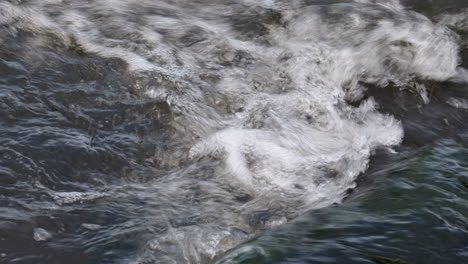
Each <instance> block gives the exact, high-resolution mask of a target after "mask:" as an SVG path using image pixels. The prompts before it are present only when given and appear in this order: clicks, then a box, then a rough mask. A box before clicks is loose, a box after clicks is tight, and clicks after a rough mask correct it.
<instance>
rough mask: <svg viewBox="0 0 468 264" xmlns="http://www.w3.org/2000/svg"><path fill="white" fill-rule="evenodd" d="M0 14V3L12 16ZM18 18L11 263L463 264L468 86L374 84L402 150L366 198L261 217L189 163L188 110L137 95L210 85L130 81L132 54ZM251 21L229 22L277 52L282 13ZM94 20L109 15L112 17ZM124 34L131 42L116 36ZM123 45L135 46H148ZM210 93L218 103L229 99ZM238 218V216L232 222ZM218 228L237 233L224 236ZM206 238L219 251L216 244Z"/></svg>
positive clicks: (382, 156)
mask: <svg viewBox="0 0 468 264" xmlns="http://www.w3.org/2000/svg"><path fill="white" fill-rule="evenodd" d="M7 2H8V3H12V4H13V5H23V4H24V5H28V4H30V3H29V1H7ZM50 2H51V5H52V2H53V1H50ZM64 2H66V3H68V2H67V1H64ZM169 2H170V1H169ZM201 2H203V1H201ZM234 2H235V1H234ZM332 2H333V3H335V2H336V3H339V2H343V1H305V2H304V3H302V6H316V5H319V6H323V8H324V12H328V11H326V10H327V9H326V8H327V6H328V5H330V4H331V3H332ZM377 2H378V1H377ZM31 3H34V1H31ZM197 4H200V3H198V2H197ZM201 4H202V5H204V4H206V5H208V4H210V2H209V1H208V2H207V3H201ZM402 4H403V5H404V6H405V8H406V9H408V10H414V11H417V12H419V13H421V14H424V15H425V16H427V17H428V18H429V19H431V20H432V21H440V20H442V18H441V16H442V15H445V16H446V17H445V18H447V14H453V15H454V16H455V15H456V14H460V12H462V11H463V10H465V11H464V13H463V12H462V13H461V14H462V15H461V16H463V14H464V15H466V14H468V13H467V11H466V8H468V3H466V1H462V0H458V1H456V0H453V1H432V0H427V1H424V0H419V1H417V0H414V1H413V0H408V1H402ZM183 5H184V4H181V6H183ZM230 5H234V4H233V3H231V2H229V3H226V6H230ZM0 7H1V8H6V5H2V6H0ZM42 7H44V6H42ZM46 7H47V6H46ZM30 8H31V10H34V8H35V6H34V5H33V4H31V7H30ZM60 8H61V7H60ZM60 8H57V9H50V10H49V11H50V13H49V15H50V17H55V16H59V15H58V13H60V11H61V9H60ZM80 8H82V9H83V10H86V8H89V7H88V6H83V7H80ZM184 8H187V9H190V6H188V7H187V6H184ZM236 8H238V7H236ZM5 10H6V9H5ZM5 10H1V9H0V15H1V17H0V18H2V19H3V18H4V17H6V16H5V15H4V14H2V12H6V11H5ZM158 10H159V9H157V8H154V9H151V8H150V7H148V8H147V9H144V10H139V9H135V10H134V11H133V12H134V13H133V15H134V17H133V18H132V21H133V20H138V14H140V13H141V14H143V13H145V14H146V13H158V12H159V13H164V12H168V11H164V12H163V11H161V10H159V11H158ZM241 10H242V9H241ZM340 10H341V9H340ZM22 11H24V12H25V13H24V14H25V15H23V17H22V16H18V17H19V18H16V20H14V19H13V20H11V21H10V20H7V19H5V20H1V19H0V22H1V23H0V26H1V29H0V36H1V41H0V263H35V264H36V263H37V264H40V263H47V264H49V263H51V264H53V263H70V264H71V263H80V264H85V263H184V262H192V263H212V262H215V261H219V262H220V263H378V264H381V263H392V264H394V263H468V162H467V161H468V122H467V121H468V103H467V105H466V106H465V105H464V103H466V102H467V101H464V100H468V92H467V88H468V86H467V84H466V83H464V82H463V81H457V80H455V81H454V80H443V81H441V80H418V82H421V83H423V84H424V85H425V87H426V88H427V94H428V98H429V99H430V100H429V102H428V103H424V102H423V99H422V96H420V95H419V94H418V93H417V92H415V90H411V89H402V88H401V86H398V85H395V84H392V83H390V84H389V85H387V86H386V87H385V88H384V89H382V88H381V87H377V86H378V85H375V84H372V83H368V84H365V85H367V86H368V87H367V88H368V90H367V91H366V92H365V95H364V97H363V98H360V99H359V100H365V99H366V98H369V97H374V98H375V100H376V102H377V103H378V104H379V106H380V107H379V111H380V112H382V113H388V114H391V115H392V116H394V117H395V118H396V119H397V120H401V122H402V128H403V130H404V134H405V136H404V138H403V141H402V143H401V144H400V145H399V146H396V147H394V150H392V151H388V149H386V148H376V149H373V150H372V154H373V155H372V157H371V159H370V167H369V169H368V170H367V171H366V172H365V173H363V174H361V175H360V176H359V177H358V178H357V180H356V183H357V187H356V188H353V187H354V186H350V187H349V188H345V189H346V193H345V195H344V197H345V198H344V200H343V201H342V202H341V203H336V202H335V200H341V198H340V197H341V196H340V195H338V196H337V197H338V198H333V199H330V200H327V201H328V202H329V203H331V204H332V205H330V206H326V207H324V206H323V204H321V203H320V206H319V205H317V207H322V208H320V209H315V210H306V211H307V212H306V213H304V214H303V213H302V211H303V207H301V206H296V204H295V203H291V204H286V205H284V206H283V204H281V205H278V206H275V205H271V204H268V205H265V204H264V201H263V200H260V202H259V203H261V205H259V206H258V207H255V208H253V209H245V210H244V209H243V206H245V205H246V204H249V201H251V200H255V199H254V198H253V197H254V196H255V193H254V194H252V193H250V192H249V191H245V190H242V189H241V188H239V187H238V186H237V185H235V184H231V183H225V182H224V178H222V177H219V178H218V177H214V176H213V175H215V176H216V175H218V174H223V173H224V171H222V170H219V169H217V168H219V167H221V166H222V165H220V163H221V161H220V159H216V158H214V159H211V158H206V157H202V158H199V159H198V160H195V161H193V160H191V159H190V157H189V156H188V155H187V153H188V152H189V149H190V148H191V146H192V145H194V141H195V140H197V139H198V138H199V137H203V134H200V133H198V132H185V131H190V129H189V128H182V129H180V125H179V126H178V125H176V124H177V122H176V121H175V120H180V119H178V118H179V116H182V121H181V122H184V120H185V119H183V117H184V114H179V113H178V112H177V111H178V110H177V109H175V107H174V106H173V105H171V103H170V102H169V101H164V100H160V99H157V100H156V99H154V98H152V97H151V96H147V94H146V93H145V89H144V88H142V87H170V88H168V89H173V90H175V91H176V92H174V93H177V94H182V95H185V93H188V94H189V93H190V92H186V91H185V90H183V89H181V88H180V87H184V85H189V86H190V85H192V86H195V85H200V86H203V85H205V84H203V85H202V84H199V83H197V82H195V81H194V82H188V84H185V83H184V80H182V79H180V80H177V81H174V80H173V79H171V78H169V77H167V78H166V77H165V76H164V75H157V74H154V73H148V72H144V73H135V72H132V71H131V70H129V69H131V67H132V66H131V63H129V62H128V61H126V59H125V58H126V57H125V56H122V57H121V58H119V57H118V56H114V55H112V56H104V55H103V54H102V53H99V52H100V51H96V50H95V51H93V50H92V49H91V48H89V47H88V48H86V47H84V46H83V45H82V44H79V43H78V42H79V41H77V43H74V42H73V41H71V42H66V43H65V44H64V43H63V41H62V40H60V35H59V34H58V33H56V32H53V31H51V32H48V31H47V30H46V31H45V33H44V32H43V31H42V30H37V31H34V30H32V29H35V27H34V26H29V27H25V28H28V29H24V28H23V29H21V27H20V26H17V25H16V24H15V23H19V24H21V23H26V22H24V21H26V20H28V19H29V20H31V21H35V19H37V21H39V20H40V19H42V18H40V17H37V18H35V17H27V19H25V18H24V16H28V15H31V13H28V12H29V11H27V10H26V11H25V10H22ZM55 12H56V13H57V14H55ZM174 12H175V11H174ZM255 12H256V11H255ZM255 12H254V14H255ZM269 12H270V11H269ZM6 13H8V12H6ZM103 13H105V12H103ZM246 13H247V14H244V15H240V16H239V17H237V18H236V19H232V21H235V23H236V25H240V26H239V27H240V28H238V29H236V30H237V31H239V32H240V33H239V34H241V37H240V39H242V38H257V37H258V36H260V37H258V39H259V40H258V41H259V42H262V44H261V45H267V44H264V43H263V41H264V42H268V41H270V40H269V39H267V38H266V37H265V39H263V35H264V34H267V33H265V32H266V31H267V29H266V28H267V27H266V26H264V25H271V24H275V23H277V21H276V20H281V16H280V15H278V14H277V13H275V12H272V13H267V14H266V15H265V14H263V16H260V17H256V18H252V14H250V13H248V12H247V11H246ZM364 13H365V12H364ZM93 14H94V13H93ZM119 14H120V13H118V12H117V13H115V14H113V13H112V14H111V17H119ZM327 14H328V13H327ZM94 15H95V17H94V18H93V19H96V21H101V20H100V17H99V16H100V15H103V14H102V13H96V14H94ZM120 15H122V14H120ZM165 15H167V16H168V17H170V16H171V14H170V13H169V12H168V13H167V14H165ZM329 15H330V17H332V16H333V15H336V14H335V13H333V12H330V14H329ZM103 16H104V15H103ZM122 16H123V15H122ZM206 16H208V15H206ZM372 16H375V15H372ZM254 17H255V16H254ZM448 17H450V15H448ZM178 18H180V17H178ZM229 19H231V18H229ZM330 19H332V18H330ZM338 20H339V19H338ZM5 21H6V22H5ZM18 21H20V22H18ZM21 21H22V22H21ZM104 21H106V20H104ZM252 21H253V22H252ZM259 21H260V22H259ZM461 21H462V22H459V23H458V24H455V25H449V26H447V27H450V28H451V30H453V31H454V32H455V33H456V34H457V36H458V38H459V43H460V50H459V54H460V57H461V61H460V64H461V66H462V67H465V68H467V67H468V27H467V25H464V24H462V23H463V21H464V23H467V20H466V19H465V20H461ZM103 23H104V22H103ZM135 23H137V24H138V23H139V22H135ZM233 23H234V22H233ZM250 23H251V24H250ZM337 23H338V22H337ZM460 24H461V25H460ZM13 25H16V26H13ZM38 25H39V22H38ZM138 25H140V24H138ZM15 27H16V28H15ZM37 27H39V28H40V26H37ZM13 28H15V29H13ZM13 31H15V33H14V34H13V33H12V32H13ZM237 31H236V32H237ZM83 32H84V34H90V35H92V34H93V32H91V31H83ZM83 32H81V33H83ZM105 33H106V32H105ZM113 33H115V32H114V31H112V32H107V33H106V34H109V35H112V34H113ZM161 34H162V35H164V32H163V33H161ZM197 35H203V34H202V33H200V34H198V33H196V34H193V35H190V34H188V35H185V36H182V37H181V40H180V42H176V46H177V47H179V48H180V49H183V48H182V47H184V48H186V47H191V45H195V44H194V43H197V42H198V41H200V40H198V39H197ZM38 36H40V38H39V37H38ZM44 36H45V37H44ZM164 36H166V35H164ZM127 37H128V38H133V37H134V36H130V35H125V34H124V33H122V36H113V39H119V38H122V39H125V38H127ZM170 37H172V36H171V35H169V37H167V38H168V39H171V38H170ZM71 39H72V40H73V37H72V38H71ZM137 39H138V38H137ZM166 41H169V40H166ZM177 41H179V40H177ZM135 43H137V44H140V43H138V41H135ZM187 43H189V44H187ZM119 45H120V44H119ZM121 45H122V47H124V48H125V49H129V50H132V51H135V50H136V51H135V52H137V53H138V52H139V51H138V49H139V48H138V46H137V45H135V46H132V45H127V46H125V45H126V44H121ZM145 45H146V44H145ZM148 45H149V44H148ZM184 45H185V46H184ZM340 45H341V44H340ZM223 56H224V55H223ZM226 56H227V55H226ZM180 57H183V56H182V55H180ZM152 59H153V61H152V60H149V61H151V62H154V61H158V58H152ZM180 60H181V61H183V58H182V59H180ZM249 60H253V59H250V58H249V57H248V56H247V55H246V54H244V53H242V52H238V54H236V55H235V58H234V59H233V60H232V61H224V62H222V63H220V65H222V66H223V67H227V68H235V67H238V68H246V69H249V66H248V65H250V63H251V62H249ZM154 63H156V62H154ZM158 63H159V62H158ZM169 64H171V62H167V65H169ZM179 64H183V63H182V62H181V63H178V62H175V63H174V65H176V66H179ZM207 64H209V63H207ZM161 65H163V68H164V65H166V64H165V63H161ZM171 67H172V66H171ZM207 68H209V67H208V66H207ZM210 70H212V71H213V72H217V71H220V72H223V71H225V69H224V68H213V69H211V68H210ZM161 76H162V77H161ZM203 78H204V79H207V80H208V81H207V83H211V82H213V83H215V82H217V81H216V80H217V78H219V76H216V75H214V74H212V73H210V72H209V73H207V74H206V75H204V77H203ZM239 78H240V77H239ZM436 79H437V78H436ZM275 80H276V79H275ZM181 83H182V84H181ZM178 89H179V90H178ZM206 89H207V91H204V92H206V94H208V95H207V96H212V97H213V98H215V97H216V96H220V97H222V96H221V95H219V94H217V93H216V92H213V93H211V90H209V89H208V88H206ZM259 89H260V88H259ZM274 93H277V91H276V90H275V91H274ZM226 97H228V95H226ZM210 98H211V97H210ZM215 99H216V98H215ZM215 99H213V100H215ZM454 99H456V100H455V101H453V100H454ZM210 100H211V99H210ZM210 100H208V102H211V101H210ZM226 100H228V99H226ZM227 102H230V101H227ZM447 102H452V103H447ZM350 104H359V102H356V101H355V102H350ZM455 106H458V107H455ZM210 107H211V105H210ZM231 107H232V108H234V107H237V105H235V104H234V103H233V104H232V106H231V105H229V106H226V107H224V108H223V106H220V107H219V108H222V109H221V110H219V109H216V111H218V112H223V114H224V112H227V113H228V114H231V113H230V112H232V111H234V110H232V109H230V108H231ZM213 108H216V107H213ZM225 108H226V109H225ZM200 109H201V108H200ZM180 111H181V112H183V110H180ZM239 111H240V110H239ZM198 114H199V115H200V116H201V117H200V121H199V122H200V124H199V126H200V127H203V126H205V125H206V124H207V123H203V122H204V120H203V119H202V117H205V116H209V115H210V114H207V115H204V113H203V114H202V113H197V115H198ZM213 115H214V114H213ZM265 119H268V118H267V117H265ZM307 119H310V118H307ZM187 120H189V119H187ZM195 120H198V119H196V118H195ZM268 120H270V119H268ZM189 121H190V120H189ZM187 122H188V121H187ZM220 126H221V125H220ZM184 129H185V130H184ZM202 130H203V129H200V131H202ZM206 130H209V129H208V128H207V129H206ZM181 131H182V132H181ZM193 131H198V130H196V129H193ZM213 155H214V154H213ZM339 168H342V167H339ZM344 168H348V167H344ZM349 170H351V168H350V169H349ZM259 171H260V170H259ZM278 173H279V172H278ZM330 174H334V175H335V174H340V172H338V173H336V172H332V173H330ZM212 177H214V178H215V179H214V180H213V179H212ZM327 177H328V176H327ZM334 177H335V176H334ZM336 177H338V176H336ZM353 182H354V180H353ZM175 183H176V184H175ZM215 183H216V184H215ZM295 186H296V187H297V188H296V189H299V190H302V189H303V188H304V187H302V186H300V185H299V187H298V186H297V184H295ZM247 190H248V189H247ZM270 192H271V193H273V194H274V195H275V194H276V193H275V192H276V190H274V191H270ZM278 195H279V194H278ZM260 196H261V195H260ZM285 197H286V198H289V197H290V196H288V195H285ZM286 198H285V199H286ZM291 200H293V199H291ZM280 201H281V202H283V200H280ZM271 203H272V204H274V203H275V201H273V202H271ZM297 203H299V202H297ZM317 204H318V202H317ZM325 204H326V202H325ZM314 205H315V204H314ZM249 206H250V205H249ZM247 207H248V206H247ZM312 207H314V206H310V208H312ZM240 208H242V209H240ZM272 208H273V209H272ZM298 208H300V209H298ZM307 208H309V207H307ZM224 210H225V211H224ZM221 211H222V212H221ZM238 215H240V216H241V217H240V218H242V219H241V220H236V221H234V220H232V221H231V219H230V218H235V217H237V216H238ZM286 221H290V222H288V223H285V222H286ZM233 222H234V223H235V224H232V223H233ZM275 223H281V224H282V225H279V226H277V224H275ZM207 230H208V231H209V232H208V231H207ZM213 230H215V231H216V232H218V233H219V234H224V233H223V232H225V230H229V235H226V236H225V238H224V237H223V238H222V239H219V240H216V239H215V238H213V236H214V235H212V234H213V232H214V231H213ZM216 232H214V234H218V233H216ZM168 234H169V235H168ZM171 234H173V236H171ZM205 234H206V235H205ZM193 241H195V242H196V243H195V242H193ZM210 241H216V243H215V242H213V243H215V246H213V247H214V248H215V249H212V248H210V247H209V246H211V245H212V244H213V243H212V242H210ZM219 241H221V242H219ZM241 242H243V243H242V244H240V245H238V244H239V243H241ZM192 243H194V245H192ZM204 243H206V245H208V246H206V245H205V244H204ZM210 243H211V244H210ZM233 247H234V248H233ZM181 248H182V249H184V250H181ZM192 251H194V252H202V253H193V252H192ZM226 251H227V253H226ZM187 252H188V253H187ZM213 252H214V253H213ZM192 253H193V255H194V256H198V257H194V258H192V257H191V256H192V255H190V254H192ZM186 254H187V256H188V257H187V256H186Z"/></svg>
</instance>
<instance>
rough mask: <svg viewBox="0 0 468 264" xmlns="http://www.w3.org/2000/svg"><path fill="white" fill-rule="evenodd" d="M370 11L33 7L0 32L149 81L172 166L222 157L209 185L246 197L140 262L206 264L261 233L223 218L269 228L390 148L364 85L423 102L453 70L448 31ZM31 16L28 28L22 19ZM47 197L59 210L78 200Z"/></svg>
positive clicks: (250, 4)
mask: <svg viewBox="0 0 468 264" xmlns="http://www.w3.org/2000/svg"><path fill="white" fill-rule="evenodd" d="M102 2H105V4H103V3H102ZM373 2H374V1H350V2H349V3H346V4H333V5H320V6H305V5H304V4H303V3H302V1H293V2H287V1H261V2H255V1H229V2H228V3H225V4H219V3H217V2H216V1H205V2H204V3H201V4H197V3H192V2H191V1H176V2H173V1H156V2H155V1H138V2H137V1H125V0H112V1H110V0H108V1H86V3H81V2H80V3H76V2H73V4H71V3H72V2H70V1H65V0H64V1H52V2H51V1H48V2H41V1H31V3H30V4H29V5H30V6H27V7H23V6H21V7H18V6H16V5H13V4H9V3H2V6H3V7H4V9H3V10H4V11H3V13H1V14H0V23H1V24H9V25H13V26H14V27H15V30H13V31H18V30H28V31H32V32H35V33H36V34H41V33H42V32H44V30H45V29H46V31H47V32H54V33H55V34H56V35H57V36H59V38H60V39H63V40H64V42H65V43H68V45H71V43H74V42H76V43H75V44H77V45H79V46H80V47H81V48H82V49H84V50H85V51H86V52H88V53H90V54H97V55H99V56H102V57H118V58H120V59H123V60H124V61H125V62H127V63H128V65H129V70H130V72H132V74H135V76H143V77H145V78H159V79H158V80H159V81H157V82H156V83H158V84H162V85H152V84H151V81H148V82H142V83H138V82H135V87H136V88H137V89H139V90H143V91H144V92H145V94H146V95H147V96H150V97H153V98H154V99H155V100H161V101H166V102H167V103H168V104H169V105H170V107H171V110H172V112H173V114H174V120H173V121H171V125H172V126H173V127H174V129H175V130H177V131H178V132H179V133H180V134H181V135H183V137H182V139H181V142H182V143H181V145H183V147H184V148H186V149H190V151H189V152H188V153H187V155H185V157H183V158H185V159H188V160H189V161H190V162H189V163H191V164H192V165H191V166H192V167H193V168H199V169H200V170H201V168H202V166H201V165H200V166H198V162H199V163H200V164H201V163H202V161H203V160H206V159H210V160H215V161H220V162H217V163H216V164H217V165H218V167H216V168H215V170H214V171H215V173H214V175H211V176H210V178H209V180H208V182H209V184H207V186H224V185H228V186H231V187H232V188H234V189H235V190H236V192H239V193H244V194H246V195H247V196H248V197H250V198H251V199H249V200H248V201H246V202H243V203H241V205H240V206H237V207H236V206H231V205H229V206H227V205H226V204H229V203H230V200H231V199H233V198H232V197H230V198H226V199H225V200H223V201H217V202H213V201H211V200H209V202H207V201H205V203H206V204H205V206H203V205H202V206H200V205H198V204H196V205H195V204H194V205H193V206H194V207H196V208H202V209H200V210H202V211H209V209H206V207H207V206H208V207H213V210H214V211H216V210H218V215H222V216H221V217H219V219H221V220H219V221H221V222H215V223H212V224H203V225H200V226H184V227H172V225H171V224H170V223H169V224H168V227H169V228H168V231H167V233H166V234H165V235H162V236H160V237H157V238H155V240H154V241H152V242H150V243H148V252H150V253H148V252H146V253H147V254H151V253H154V254H161V255H163V256H164V257H163V258H167V261H171V260H172V261H176V262H191V263H203V261H205V260H206V259H213V258H215V257H216V256H217V255H218V254H219V253H220V252H223V251H226V250H227V249H229V248H231V247H233V246H235V245H236V244H238V243H239V242H240V241H241V240H242V239H245V238H246V237H245V236H236V235H235V234H234V233H233V232H232V230H233V228H236V229H240V230H243V231H246V233H249V235H250V234H254V233H255V232H257V231H258V230H256V227H252V225H251V226H250V227H249V224H246V223H245V219H244V218H243V217H232V218H231V216H233V215H235V216H244V215H250V214H254V213H255V212H257V211H259V210H266V211H274V213H271V214H272V215H274V216H272V217H269V218H268V220H265V221H263V220H262V221H263V222H262V227H263V228H267V227H271V226H274V225H276V224H279V223H283V222H285V221H286V220H287V219H291V218H293V217H295V216H297V215H298V214H301V213H303V212H304V211H305V210H309V209H312V208H319V207H323V206H327V205H330V204H332V203H335V202H340V201H341V200H342V199H343V197H344V195H345V193H346V190H348V189H349V188H353V187H354V186H355V180H356V178H357V177H358V175H359V174H361V173H363V172H364V171H365V170H366V169H367V166H368V163H369V157H370V155H371V154H372V152H373V151H374V150H375V149H376V148H379V147H389V146H393V145H397V144H399V143H400V142H401V140H402V137H403V130H402V126H401V124H400V122H399V121H398V120H396V119H395V118H394V117H392V116H390V115H386V114H382V113H379V111H378V105H377V104H376V102H375V101H374V100H373V99H372V98H367V99H363V98H364V95H365V92H366V87H368V86H369V85H371V86H376V87H381V88H384V87H386V86H387V85H389V84H392V85H396V86H400V87H408V88H409V89H414V90H415V91H416V92H418V93H419V94H421V96H422V98H423V99H424V101H425V102H428V101H429V100H430V98H429V97H428V96H427V94H426V93H425V88H424V86H423V85H422V84H421V83H419V80H421V79H423V80H424V79H431V80H438V81H444V80H449V79H453V78H456V77H457V76H460V72H463V70H461V69H460V68H458V65H459V57H458V52H459V44H458V43H457V41H458V39H457V37H456V35H455V33H453V32H452V31H451V30H450V29H448V28H447V27H446V25H444V24H434V23H432V22H431V21H430V20H429V19H427V18H426V17H424V16H422V15H420V14H417V13H414V12H411V11H407V10H405V9H404V8H403V7H402V6H401V5H400V4H399V2H398V1H382V2H380V3H377V4H375V3H373ZM64 6H66V8H64ZM54 10H55V11H57V10H60V11H61V12H59V14H58V15H57V14H55V15H52V13H53V12H52V11H54ZM32 14H34V16H36V14H37V15H38V17H39V18H40V19H39V21H40V23H39V24H35V23H37V21H36V20H34V21H33V20H31V19H28V18H27V16H30V15H32ZM18 19H19V20H18ZM11 21H21V23H12V22H11ZM252 23H253V24H252ZM13 31H11V32H13ZM11 32H10V33H11ZM155 76H156V77H155ZM162 80H164V81H162ZM349 102H354V103H355V105H358V106H352V105H350V104H349ZM171 157H172V156H171ZM176 164H177V163H176ZM184 169H186V168H180V169H179V170H175V171H176V172H175V173H173V174H171V176H168V178H170V179H173V181H165V182H161V181H156V182H155V185H161V186H164V188H165V189H168V190H172V191H171V192H170V193H168V194H167V196H168V197H171V195H172V197H178V196H177V195H178V194H180V193H184V192H183V191H182V190H184V191H185V189H183V188H184V186H186V185H185V184H184V183H185V180H187V179H183V180H181V179H180V177H179V178H178V177H175V176H174V175H176V174H179V175H184V173H185V172H184ZM202 173H203V172H202ZM187 177H188V176H187ZM182 178H183V177H182ZM164 188H162V189H164ZM205 190H206V192H210V189H209V188H206V189H205ZM214 190H216V188H212V190H211V191H212V192H214ZM161 191H162V190H161ZM58 194H60V193H57V194H56V195H55V196H54V197H55V199H56V200H57V201H58V202H59V203H63V204H67V203H73V202H74V201H75V198H77V197H78V200H79V199H82V196H80V195H78V194H75V193H73V194H70V195H69V194H67V195H63V194H60V195H58ZM57 195H58V196H57ZM155 195H157V194H155ZM228 195H229V194H224V193H223V196H225V197H229V196H228ZM91 197H94V196H91ZM174 199H175V198H174ZM197 206H198V207H197ZM276 207H278V208H282V209H281V210H280V209H278V210H277V209H275V210H273V209H274V208H276ZM210 210H211V209H210ZM175 214H177V213H175ZM228 216H229V217H228ZM259 229H261V228H259ZM247 237H248V236H247ZM223 241H224V242H223ZM141 261H142V262H143V261H144V260H143V257H142V260H141Z"/></svg>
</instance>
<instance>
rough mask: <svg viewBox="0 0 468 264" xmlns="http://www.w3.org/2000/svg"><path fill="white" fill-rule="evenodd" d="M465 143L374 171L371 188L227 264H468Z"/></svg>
mask: <svg viewBox="0 0 468 264" xmlns="http://www.w3.org/2000/svg"><path fill="white" fill-rule="evenodd" d="M463 139H464V140H468V138H467V136H466V135H465V136H463V137H462V138H461V140H460V142H455V141H453V140H443V141H440V142H438V143H436V144H433V145H431V146H429V147H426V148H425V149H424V150H421V151H419V152H418V153H411V154H409V155H408V154H406V155H407V156H406V157H403V158H402V161H400V162H395V163H393V164H392V165H391V166H390V167H385V168H380V169H377V170H375V171H374V172H372V173H371V174H372V175H368V176H369V177H374V180H373V181H374V182H373V183H372V185H373V188H369V189H367V190H366V188H365V187H364V190H363V191H362V192H361V193H358V194H356V195H354V196H351V198H350V200H349V201H348V202H345V203H343V204H340V205H336V206H332V207H329V208H325V209H322V210H317V211H313V212H310V213H309V214H308V215H306V216H303V217H301V218H300V219H298V220H297V221H294V222H293V223H290V224H289V225H286V226H282V227H280V228H278V229H276V230H274V231H271V232H268V233H266V234H264V235H262V236H260V237H258V238H256V239H254V240H252V241H250V242H248V243H245V244H244V245H243V246H242V247H240V248H239V249H237V250H235V251H233V252H231V254H230V260H229V261H225V262H223V263H242V264H247V263H249V264H253V263H379V264H380V263H392V264H396V263H468V221H467V219H468V203H467V201H468V149H467V148H466V145H464V144H463ZM398 155H401V156H405V154H398ZM233 256H235V257H233Z"/></svg>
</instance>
